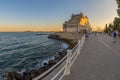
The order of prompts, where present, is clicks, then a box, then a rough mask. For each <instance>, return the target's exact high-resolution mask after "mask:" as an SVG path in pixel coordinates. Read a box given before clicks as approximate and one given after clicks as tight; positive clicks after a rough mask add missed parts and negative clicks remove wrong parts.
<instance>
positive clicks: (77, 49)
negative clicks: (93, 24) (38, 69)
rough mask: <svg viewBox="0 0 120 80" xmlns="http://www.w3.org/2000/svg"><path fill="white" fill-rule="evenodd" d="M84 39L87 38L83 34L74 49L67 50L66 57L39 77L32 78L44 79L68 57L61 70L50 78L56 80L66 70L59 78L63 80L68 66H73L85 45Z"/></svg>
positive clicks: (36, 79) (35, 79)
mask: <svg viewBox="0 0 120 80" xmlns="http://www.w3.org/2000/svg"><path fill="white" fill-rule="evenodd" d="M84 40H85V36H83V37H82V38H81V40H79V41H78V43H77V44H76V45H75V47H74V48H73V49H72V50H69V52H67V55H66V56H64V58H62V59H61V60H60V61H59V62H58V63H56V64H55V65H54V66H52V67H51V68H50V69H48V70H47V71H46V72H44V73H43V74H41V75H39V76H38V77H36V78H34V79H32V80H39V79H42V78H43V77H45V76H46V75H47V74H49V73H50V72H51V71H53V70H54V69H55V68H56V67H57V66H58V65H60V64H61V63H62V62H63V61H64V60H65V59H66V58H67V61H66V64H65V65H64V66H63V67H62V68H61V69H60V70H59V72H58V73H57V74H56V75H55V76H54V77H53V78H52V79H50V80H55V79H56V78H57V76H59V75H60V73H61V72H63V71H64V74H62V76H61V77H60V78H59V80H61V79H62V78H63V77H64V75H65V73H66V69H67V68H68V66H69V67H71V66H72V64H73V63H74V61H75V59H76V58H77V56H78V55H79V53H80V50H81V48H82V47H83V44H84ZM69 63H70V64H69ZM68 64H69V65H68ZM68 70H69V69H68Z"/></svg>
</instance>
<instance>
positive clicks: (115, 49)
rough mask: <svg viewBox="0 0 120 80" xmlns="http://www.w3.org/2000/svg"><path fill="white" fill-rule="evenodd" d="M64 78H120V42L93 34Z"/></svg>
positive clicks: (112, 79)
mask: <svg viewBox="0 0 120 80" xmlns="http://www.w3.org/2000/svg"><path fill="white" fill-rule="evenodd" d="M63 80H120V42H117V43H113V40H112V39H111V38H110V37H109V36H107V35H97V36H96V37H94V36H93V35H91V36H90V38H89V40H86V41H85V44H84V47H83V48H82V50H81V54H80V55H78V57H77V59H76V60H75V62H74V63H73V65H72V67H71V74H70V75H69V76H64V77H63Z"/></svg>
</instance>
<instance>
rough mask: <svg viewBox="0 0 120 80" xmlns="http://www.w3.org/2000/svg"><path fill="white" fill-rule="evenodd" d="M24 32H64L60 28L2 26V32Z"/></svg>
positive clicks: (0, 27) (0, 29) (0, 28)
mask: <svg viewBox="0 0 120 80" xmlns="http://www.w3.org/2000/svg"><path fill="white" fill-rule="evenodd" d="M23 31H62V27H58V26H49V27H45V26H42V27H40V26H0V32H23Z"/></svg>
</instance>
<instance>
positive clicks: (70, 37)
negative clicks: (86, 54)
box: [48, 32, 83, 49]
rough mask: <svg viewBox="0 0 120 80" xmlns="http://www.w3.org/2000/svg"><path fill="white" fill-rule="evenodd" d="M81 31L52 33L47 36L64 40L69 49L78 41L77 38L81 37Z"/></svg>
mask: <svg viewBox="0 0 120 80" xmlns="http://www.w3.org/2000/svg"><path fill="white" fill-rule="evenodd" d="M82 35H83V34H82V33H66V32H63V33H54V34H50V35H49V36H48V38H50V39H56V40H60V41H64V42H66V43H67V44H68V45H69V49H72V48H73V47H74V46H75V45H76V44H77V42H78V40H79V39H81V36H82Z"/></svg>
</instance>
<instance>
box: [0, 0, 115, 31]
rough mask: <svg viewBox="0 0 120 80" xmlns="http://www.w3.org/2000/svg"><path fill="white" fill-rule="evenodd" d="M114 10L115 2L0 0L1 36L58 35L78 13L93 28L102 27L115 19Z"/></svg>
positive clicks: (102, 0) (112, 0)
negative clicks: (22, 33) (15, 33)
mask: <svg viewBox="0 0 120 80" xmlns="http://www.w3.org/2000/svg"><path fill="white" fill-rule="evenodd" d="M116 9H117V4H116V0H0V32H4V31H5V32H6V31H61V30H62V25H63V23H64V22H65V21H67V20H69V19H70V17H71V15H72V14H79V13H80V12H82V13H83V14H84V15H86V16H88V18H89V21H90V24H91V26H92V27H104V26H105V24H106V23H111V22H112V21H113V20H114V17H117V11H116Z"/></svg>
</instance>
